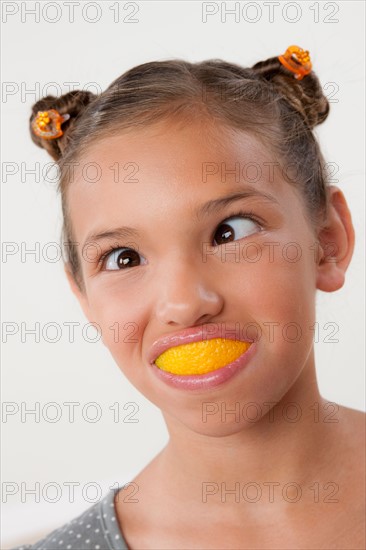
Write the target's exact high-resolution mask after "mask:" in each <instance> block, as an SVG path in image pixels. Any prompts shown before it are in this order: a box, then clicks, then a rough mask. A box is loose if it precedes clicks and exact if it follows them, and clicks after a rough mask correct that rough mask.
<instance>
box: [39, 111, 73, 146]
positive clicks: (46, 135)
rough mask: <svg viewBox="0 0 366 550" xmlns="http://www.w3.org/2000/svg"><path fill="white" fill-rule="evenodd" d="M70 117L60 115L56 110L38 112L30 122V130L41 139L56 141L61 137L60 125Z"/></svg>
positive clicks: (66, 114)
mask: <svg viewBox="0 0 366 550" xmlns="http://www.w3.org/2000/svg"><path fill="white" fill-rule="evenodd" d="M69 118H70V115H69V114H68V113H65V114H64V115H60V113H59V112H58V111H56V109H50V110H49V111H38V113H37V116H36V118H35V119H34V120H33V121H32V130H33V132H34V133H35V134H36V136H39V137H41V138H43V139H56V138H58V137H60V136H62V134H63V131H62V130H61V124H62V123H63V122H65V121H66V120H68V119H69Z"/></svg>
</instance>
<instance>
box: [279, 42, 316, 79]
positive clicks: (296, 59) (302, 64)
mask: <svg viewBox="0 0 366 550" xmlns="http://www.w3.org/2000/svg"><path fill="white" fill-rule="evenodd" d="M278 59H279V61H280V63H282V65H283V66H284V67H286V69H288V70H289V71H291V72H292V73H294V74H295V78H297V80H302V78H304V76H306V75H307V74H309V73H310V72H311V68H312V64H311V61H310V55H309V52H308V51H307V50H303V49H302V48H300V47H299V46H289V47H288V48H287V50H286V51H285V53H284V54H283V55H279V56H278Z"/></svg>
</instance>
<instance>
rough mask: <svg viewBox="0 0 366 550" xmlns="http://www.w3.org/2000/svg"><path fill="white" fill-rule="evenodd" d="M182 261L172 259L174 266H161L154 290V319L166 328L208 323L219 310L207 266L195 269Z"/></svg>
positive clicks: (220, 300) (220, 298)
mask: <svg viewBox="0 0 366 550" xmlns="http://www.w3.org/2000/svg"><path fill="white" fill-rule="evenodd" d="M190 259H191V263H190V264H189V263H187V261H185V260H183V259H182V258H179V260H178V259H177V258H175V261H174V267H173V268H171V269H170V266H169V268H167V267H166V266H165V276H164V278H163V280H161V281H160V283H161V286H160V288H158V289H157V295H158V298H157V301H156V317H157V319H158V320H159V321H160V322H161V323H163V324H167V325H183V326H194V325H199V324H202V323H205V322H208V321H209V320H210V319H211V318H212V317H214V316H216V315H218V314H219V313H220V311H221V310H222V308H223V303H224V300H223V296H222V294H221V292H218V291H217V289H215V288H213V284H212V283H211V282H210V280H212V274H211V277H209V275H210V274H209V273H208V265H207V264H201V266H200V268H199V269H198V268H197V266H194V264H193V263H192V258H190Z"/></svg>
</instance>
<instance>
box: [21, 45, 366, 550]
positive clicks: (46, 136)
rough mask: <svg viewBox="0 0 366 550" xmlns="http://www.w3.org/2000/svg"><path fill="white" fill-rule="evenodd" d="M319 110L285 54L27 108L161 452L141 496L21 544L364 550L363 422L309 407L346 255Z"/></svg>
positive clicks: (113, 497)
mask: <svg viewBox="0 0 366 550" xmlns="http://www.w3.org/2000/svg"><path fill="white" fill-rule="evenodd" d="M328 111H329V104H328V101H327V99H326V97H325V96H324V95H323V93H322V88H321V85H320V83H319V81H318V78H317V77H316V75H315V74H314V72H313V71H312V66H311V61H310V57H309V53H308V52H306V51H304V50H302V49H301V48H299V47H297V46H291V47H290V48H288V50H287V51H286V52H285V54H284V55H281V56H278V57H273V58H270V59H267V60H266V61H262V62H259V63H257V64H256V65H254V66H253V67H251V68H242V67H240V66H238V65H234V64H231V63H228V62H225V61H221V60H209V61H205V62H200V63H189V62H185V61H183V60H168V61H159V62H149V63H145V64H143V65H140V66H137V67H135V68H133V69H131V70H129V71H127V72H126V73H125V74H123V75H122V76H120V77H119V78H117V79H116V80H115V81H114V82H113V83H112V84H111V85H110V86H109V88H108V89H107V90H106V91H105V92H103V93H102V94H101V95H100V96H94V95H93V94H91V93H90V92H82V91H73V92H70V93H68V94H66V95H64V96H62V97H60V98H56V97H52V96H47V97H45V98H43V99H41V100H40V101H38V102H37V103H36V104H35V105H34V106H33V112H32V116H31V118H30V131H31V135H32V139H33V141H34V142H35V143H36V144H37V145H38V146H40V147H44V148H45V149H46V150H47V151H48V153H49V154H50V155H51V157H52V158H53V159H54V160H55V161H57V163H58V165H59V168H60V182H59V190H60V191H61V198H62V207H63V214H64V228H63V242H65V243H67V255H66V258H65V264H64V265H65V273H66V276H67V278H68V281H69V283H70V287H71V290H72V291H73V292H74V294H75V296H76V297H77V299H78V300H79V302H80V305H81V307H82V309H83V311H84V313H85V316H86V317H87V319H88V320H89V321H90V322H94V323H98V325H99V327H100V330H101V335H102V341H103V343H104V345H105V346H107V348H108V350H109V351H110V352H111V354H112V356H113V357H114V359H115V361H116V363H117V365H118V366H119V368H120V369H121V371H122V372H123V373H124V375H125V376H126V377H127V378H128V379H129V380H130V381H131V383H132V384H133V385H134V386H135V387H136V388H137V389H138V390H139V391H140V392H141V393H142V394H143V395H145V396H146V397H147V398H148V399H149V400H150V401H151V402H153V403H154V404H155V405H157V406H158V407H159V408H160V409H161V411H162V414H163V416H164V419H165V422H166V424H167V429H168V432H169V442H168V444H167V445H166V447H165V448H164V449H163V450H162V451H161V452H160V453H159V454H158V455H157V456H156V457H155V458H154V459H153V460H152V461H151V462H150V463H149V464H148V465H147V466H146V467H145V469H144V470H143V471H142V472H140V473H139V474H138V475H137V476H136V477H135V478H134V479H133V480H132V486H133V487H134V488H135V489H136V496H137V498H131V497H130V494H131V486H128V487H127V486H126V487H120V489H119V490H118V491H117V492H116V491H114V490H111V491H110V493H109V494H107V495H105V496H104V498H103V499H102V500H101V501H100V502H99V503H97V504H95V505H93V506H92V507H89V508H88V509H86V510H85V512H84V513H83V514H81V515H80V516H78V517H77V518H75V519H74V520H71V521H70V522H69V523H67V524H66V525H63V526H61V527H60V528H59V529H56V530H54V531H53V532H52V533H50V534H49V535H48V536H46V537H45V538H43V539H42V540H40V541H39V542H37V543H36V544H34V545H33V546H31V545H27V546H22V547H18V549H19V550H25V549H32V550H36V549H37V550H41V549H44V550H45V549H47V550H50V549H56V548H57V549H59V548H62V549H68V550H76V549H86V548H88V549H89V548H90V549H96V550H102V549H103V550H104V549H107V548H108V549H112V548H113V549H115V550H117V549H130V550H137V549H138V550H141V549H159V550H161V549H203V548H204V549H217V550H219V549H220V550H221V549H235V550H238V549H247V548H257V549H264V548H266V549H267V548H268V549H269V548H281V549H285V548H286V549H294V548H299V549H300V548H301V549H305V548H306V549H319V548H324V549H325V548H338V549H340V548H342V549H344V548H352V549H361V548H364V547H365V539H364V517H365V510H364V498H363V486H364V464H363V461H364V439H363V436H364V419H365V415H364V413H362V412H360V411H357V410H354V409H351V408H347V407H343V406H338V405H336V404H329V403H327V401H326V399H325V398H324V397H323V396H321V395H320V392H319V389H318V384H317V378H316V370H315V361H314V343H313V339H312V330H311V327H312V326H313V324H314V322H315V302H316V291H317V290H322V291H324V292H334V291H336V290H338V289H340V288H341V287H342V285H343V284H344V279H345V273H346V270H347V267H348V265H349V263H350V260H351V257H352V253H353V247H354V230H353V225H352V221H351V215H350V212H349V209H348V207H347V203H346V200H345V198H344V195H343V193H342V192H341V190H340V189H338V188H337V187H335V186H330V185H329V184H328V182H327V177H326V173H325V169H324V159H323V157H322V154H321V151H320V149H319V145H318V143H317V141H316V139H315V137H314V134H313V133H312V129H313V128H314V127H315V126H316V125H317V124H320V123H322V122H324V120H325V119H326V118H327V115H328ZM89 163H94V166H97V167H98V170H99V173H100V178H99V179H98V181H96V182H93V183H90V181H88V179H87V178H86V177H85V171H83V167H85V166H90V164H89ZM112 166H113V170H111V167H112ZM116 323H117V326H118V327H119V332H118V334H119V337H118V338H116V332H115V330H111V328H110V327H112V326H116ZM131 323H132V325H133V327H134V333H133V338H132V339H131V338H129V337H127V338H126V335H128V334H130V333H131V330H130V326H131ZM126 327H128V331H127V332H126ZM329 405H331V407H330V408H329Z"/></svg>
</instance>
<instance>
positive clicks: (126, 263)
mask: <svg viewBox="0 0 366 550" xmlns="http://www.w3.org/2000/svg"><path fill="white" fill-rule="evenodd" d="M121 250H122V252H120V251H121ZM139 264H140V254H139V253H138V252H136V250H133V249H132V248H116V249H115V250H113V251H112V252H111V253H110V254H108V256H107V257H106V259H105V267H106V270H107V271H113V270H125V269H128V268H130V267H136V266H138V265H139Z"/></svg>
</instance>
